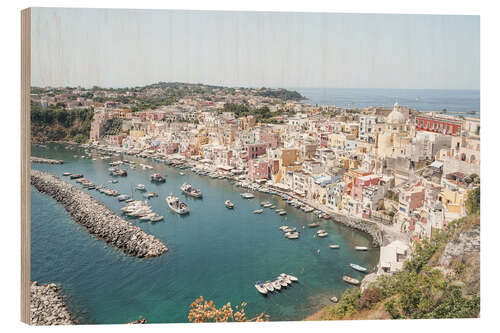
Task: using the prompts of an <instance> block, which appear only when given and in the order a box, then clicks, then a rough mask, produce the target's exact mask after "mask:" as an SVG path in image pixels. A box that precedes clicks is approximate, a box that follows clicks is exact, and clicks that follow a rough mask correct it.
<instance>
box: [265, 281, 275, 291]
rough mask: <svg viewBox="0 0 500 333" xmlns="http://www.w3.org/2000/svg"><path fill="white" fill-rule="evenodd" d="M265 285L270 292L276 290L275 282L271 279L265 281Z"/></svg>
mask: <svg viewBox="0 0 500 333" xmlns="http://www.w3.org/2000/svg"><path fill="white" fill-rule="evenodd" d="M264 287H266V289H267V290H268V291H270V292H273V291H274V287H273V284H272V283H271V281H266V282H265V283H264Z"/></svg>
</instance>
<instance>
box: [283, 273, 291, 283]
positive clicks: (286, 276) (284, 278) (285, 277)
mask: <svg viewBox="0 0 500 333" xmlns="http://www.w3.org/2000/svg"><path fill="white" fill-rule="evenodd" d="M280 276H281V277H282V278H283V280H284V281H285V282H286V283H288V284H292V280H291V279H290V278H289V277H288V275H286V274H285V273H281V274H280Z"/></svg>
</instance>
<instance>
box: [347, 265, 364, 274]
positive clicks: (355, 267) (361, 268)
mask: <svg viewBox="0 0 500 333" xmlns="http://www.w3.org/2000/svg"><path fill="white" fill-rule="evenodd" d="M349 266H351V268H352V269H355V270H357V271H359V272H363V273H364V272H366V271H367V270H368V269H367V268H365V267H363V266H360V265H356V264H349Z"/></svg>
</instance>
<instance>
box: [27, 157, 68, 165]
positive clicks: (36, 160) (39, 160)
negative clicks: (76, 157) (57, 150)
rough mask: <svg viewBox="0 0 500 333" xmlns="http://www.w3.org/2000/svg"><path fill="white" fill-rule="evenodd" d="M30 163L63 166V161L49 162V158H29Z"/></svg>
mask: <svg viewBox="0 0 500 333" xmlns="http://www.w3.org/2000/svg"><path fill="white" fill-rule="evenodd" d="M30 162H31V163H42V164H64V161H63V160H51V159H50V158H43V157H35V156H31V157H30Z"/></svg>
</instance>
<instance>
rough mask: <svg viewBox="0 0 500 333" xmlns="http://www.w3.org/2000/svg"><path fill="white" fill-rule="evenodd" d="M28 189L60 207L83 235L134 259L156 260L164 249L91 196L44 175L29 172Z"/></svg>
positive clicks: (48, 175)
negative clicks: (46, 197)
mask: <svg viewBox="0 0 500 333" xmlns="http://www.w3.org/2000/svg"><path fill="white" fill-rule="evenodd" d="M31 185H33V186H34V187H35V188H36V189H37V190H38V191H39V192H41V193H44V194H47V195H49V196H50V197H52V198H53V199H55V200H56V201H58V202H59V203H61V204H62V205H63V206H64V208H65V209H66V211H67V212H68V213H69V215H70V216H71V217H72V218H73V219H74V220H75V222H77V223H78V224H80V225H82V226H83V227H85V228H86V229H87V231H88V232H89V233H90V234H91V235H94V236H96V237H98V238H100V239H102V240H104V241H105V242H106V243H108V244H110V245H113V246H115V247H117V248H119V249H120V250H121V251H123V252H124V253H126V254H128V255H132V256H135V257H138V258H151V257H157V256H160V255H161V254H163V253H164V252H166V251H167V250H168V249H167V247H166V246H165V244H163V242H162V241H161V240H159V239H157V238H156V237H154V236H153V235H150V234H147V233H146V232H144V231H143V230H142V229H141V228H139V227H137V226H134V225H133V224H131V223H130V222H127V221H125V220H124V219H123V218H121V217H120V216H118V215H116V214H115V213H114V212H112V211H111V210H110V209H109V208H107V207H106V206H105V205H103V204H102V203H100V202H99V201H97V200H96V199H95V198H94V197H92V196H91V195H89V194H87V193H85V192H84V191H82V190H80V189H78V188H76V187H75V186H73V185H71V184H69V183H67V182H65V181H63V180H61V179H59V178H58V177H56V176H54V175H52V174H50V173H45V172H40V171H37V170H31Z"/></svg>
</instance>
